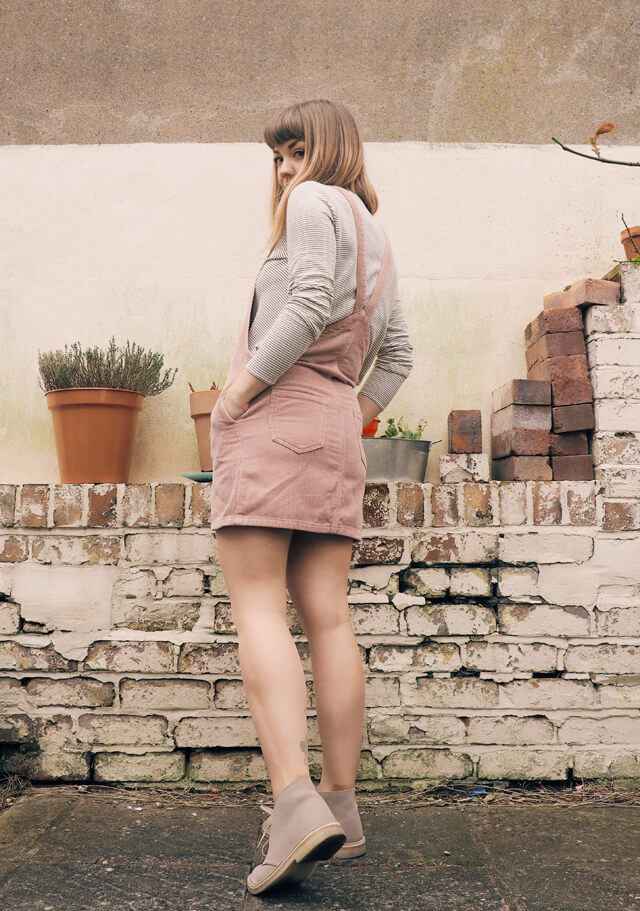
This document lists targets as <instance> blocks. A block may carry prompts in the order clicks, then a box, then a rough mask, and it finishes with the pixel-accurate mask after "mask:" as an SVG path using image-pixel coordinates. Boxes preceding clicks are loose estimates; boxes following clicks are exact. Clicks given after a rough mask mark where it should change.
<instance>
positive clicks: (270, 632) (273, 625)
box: [216, 526, 309, 800]
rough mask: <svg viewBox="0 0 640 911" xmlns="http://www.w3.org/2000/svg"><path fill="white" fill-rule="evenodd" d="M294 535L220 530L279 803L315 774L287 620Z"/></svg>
mask: <svg viewBox="0 0 640 911" xmlns="http://www.w3.org/2000/svg"><path fill="white" fill-rule="evenodd" d="M291 534H292V533H291V531H290V530H289V529H278V528H258V527H255V526H227V527H224V528H219V529H217V530H216V539H217V544H218V556H219V559H220V566H221V568H222V573H223V575H224V579H225V582H226V585H227V590H228V592H229V597H230V599H231V610H232V614H233V620H234V623H235V627H236V631H237V633H238V642H239V647H238V652H239V658H240V669H241V672H242V680H243V682H244V687H245V692H246V695H247V702H248V703H249V709H250V711H251V716H252V718H253V723H254V725H255V728H256V732H257V734H258V739H259V741H260V746H261V749H262V754H263V756H264V760H265V763H266V765H267V770H268V772H269V778H270V779H271V787H272V791H273V798H274V800H275V799H276V797H277V796H278V794H279V793H280V791H282V789H283V788H285V787H286V786H287V785H288V784H291V782H293V781H295V780H296V779H298V778H303V777H304V776H306V775H308V774H309V765H308V747H307V717H306V701H307V693H306V687H305V682H304V673H303V669H302V662H301V661H300V656H299V654H298V650H297V649H296V645H295V642H294V641H293V639H292V637H291V633H290V632H289V627H288V625H287V620H286V606H287V598H286V589H285V570H286V565H287V552H288V548H289V542H290V540H291Z"/></svg>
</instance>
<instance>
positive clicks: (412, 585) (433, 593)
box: [405, 567, 449, 598]
mask: <svg viewBox="0 0 640 911" xmlns="http://www.w3.org/2000/svg"><path fill="white" fill-rule="evenodd" d="M405 587H406V588H407V590H408V591H414V592H415V593H416V594H418V595H424V596H425V597H427V598H441V597H443V596H444V595H446V593H447V591H448V590H449V570H448V569H445V568H444V567H434V568H433V569H419V568H417V567H416V568H415V569H411V570H409V571H408V572H407V573H406V575H405Z"/></svg>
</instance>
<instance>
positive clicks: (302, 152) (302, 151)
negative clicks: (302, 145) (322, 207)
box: [293, 149, 304, 158]
mask: <svg viewBox="0 0 640 911" xmlns="http://www.w3.org/2000/svg"><path fill="white" fill-rule="evenodd" d="M298 152H299V153H300V155H302V157H303V158H304V149H296V150H295V152H294V153H293V154H294V155H297V154H298Z"/></svg>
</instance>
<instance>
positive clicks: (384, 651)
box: [369, 642, 460, 671]
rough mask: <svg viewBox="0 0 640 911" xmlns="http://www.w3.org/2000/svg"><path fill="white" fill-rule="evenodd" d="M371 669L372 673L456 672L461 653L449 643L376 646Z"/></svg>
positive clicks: (373, 649) (370, 663) (370, 664)
mask: <svg viewBox="0 0 640 911" xmlns="http://www.w3.org/2000/svg"><path fill="white" fill-rule="evenodd" d="M369 667H370V669H371V670H372V671H407V670H424V671H431V670H438V671H454V670H457V669H458V668H459V667H460V652H459V651H458V647H457V646H456V645H452V644H451V643H449V642H438V643H434V644H429V645H415V646H404V647H403V646H397V645H374V646H373V647H372V648H371V649H370V652H369Z"/></svg>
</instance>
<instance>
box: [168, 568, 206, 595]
mask: <svg viewBox="0 0 640 911" xmlns="http://www.w3.org/2000/svg"><path fill="white" fill-rule="evenodd" d="M203 592H204V575H203V573H202V570H199V569H174V570H172V571H171V573H170V575H169V576H168V578H167V580H166V582H165V583H164V593H165V595H167V596H168V597H172V596H178V597H190V596H191V597H194V596H196V595H201V594H202V593H203Z"/></svg>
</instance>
